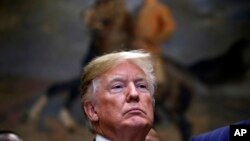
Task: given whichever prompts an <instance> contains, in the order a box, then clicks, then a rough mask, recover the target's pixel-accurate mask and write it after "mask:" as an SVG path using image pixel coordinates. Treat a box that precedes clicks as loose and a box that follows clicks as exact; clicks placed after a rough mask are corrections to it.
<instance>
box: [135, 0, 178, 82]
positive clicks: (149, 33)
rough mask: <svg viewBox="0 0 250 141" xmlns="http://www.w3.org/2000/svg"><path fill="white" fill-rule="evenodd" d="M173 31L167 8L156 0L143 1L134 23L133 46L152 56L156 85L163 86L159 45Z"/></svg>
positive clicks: (173, 27) (163, 75)
mask: <svg viewBox="0 0 250 141" xmlns="http://www.w3.org/2000/svg"><path fill="white" fill-rule="evenodd" d="M174 31H175V21H174V19H173V17H172V14H171V12H170V10H169V8H168V7H167V6H166V5H164V4H162V3H160V2H159V1H158V0H145V1H144V3H143V5H142V7H141V8H140V9H139V12H138V16H137V19H136V21H135V27H134V38H135V39H134V41H133V46H134V47H135V48H139V49H145V50H147V51H149V52H151V53H152V54H153V56H154V60H155V68H156V70H155V71H156V76H157V83H158V85H164V84H165V82H164V81H165V74H164V71H163V61H162V58H161V57H162V54H161V53H162V50H161V44H162V43H163V42H165V41H167V40H168V39H169V38H170V37H171V36H172V34H173V32H174Z"/></svg>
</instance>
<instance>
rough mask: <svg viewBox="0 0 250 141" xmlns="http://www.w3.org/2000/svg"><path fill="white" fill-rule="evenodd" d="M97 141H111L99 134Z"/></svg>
mask: <svg viewBox="0 0 250 141" xmlns="http://www.w3.org/2000/svg"><path fill="white" fill-rule="evenodd" d="M95 140H96V141H110V140H108V139H106V138H104V137H103V136H101V135H99V134H97V135H96V138H95Z"/></svg>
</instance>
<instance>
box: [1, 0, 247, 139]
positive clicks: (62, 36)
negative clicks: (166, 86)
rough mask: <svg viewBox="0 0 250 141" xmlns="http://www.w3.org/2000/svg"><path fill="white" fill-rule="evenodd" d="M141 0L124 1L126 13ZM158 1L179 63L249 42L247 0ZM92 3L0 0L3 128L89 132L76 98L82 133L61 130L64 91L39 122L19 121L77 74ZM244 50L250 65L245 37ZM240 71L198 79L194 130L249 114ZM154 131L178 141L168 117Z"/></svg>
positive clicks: (43, 135)
mask: <svg viewBox="0 0 250 141" xmlns="http://www.w3.org/2000/svg"><path fill="white" fill-rule="evenodd" d="M140 1H141V0H139V1H136V0H134V1H133V0H127V2H128V6H129V7H128V8H129V9H130V10H131V12H133V10H134V8H135V7H136V6H137V5H136V4H137V3H140ZM163 2H164V3H166V4H168V5H169V7H170V8H171V10H172V12H173V16H174V19H175V20H176V23H177V31H176V32H175V33H174V35H173V36H172V38H171V39H170V40H169V41H168V42H166V43H165V44H164V45H162V48H163V50H164V56H166V57H169V58H171V59H173V60H174V61H175V62H176V63H177V64H180V65H181V66H184V67H187V68H188V67H190V66H192V65H194V64H196V63H198V62H200V61H202V60H211V59H214V58H217V57H219V56H222V55H223V54H225V53H226V52H227V51H228V50H229V48H230V46H231V45H232V44H233V43H234V42H235V41H237V40H238V39H239V38H244V39H246V41H247V42H249V41H250V2H249V1H248V0H165V1H163ZM92 3H93V2H92V1H91V0H43V1H33V0H15V1H14V0H1V1H0V20H1V21H0V103H1V106H0V129H2V130H14V131H17V132H19V133H20V134H21V135H22V136H23V137H24V139H25V140H27V141H28V140H34V138H35V140H37V141H38V140H39V139H41V140H58V138H61V139H64V140H67V139H70V140H80V139H81V140H83V138H85V139H88V138H91V137H92V135H91V134H89V133H88V131H87V129H85V128H84V125H83V124H82V123H81V118H82V116H83V115H82V113H81V111H80V108H79V102H78V101H77V102H76V106H75V107H76V108H75V109H74V110H73V112H74V113H75V117H76V119H77V120H78V121H79V124H80V126H82V128H81V129H80V130H79V133H76V135H74V136H73V135H71V134H68V133H67V132H66V131H64V130H63V129H62V128H61V125H60V122H59V121H58V119H57V111H58V109H59V107H60V106H58V105H60V104H61V99H62V98H61V96H59V97H58V98H55V99H53V100H52V101H51V102H50V104H49V105H48V106H47V108H46V109H45V112H44V115H43V116H42V117H43V118H42V119H43V122H41V123H40V124H39V126H38V127H37V125H34V124H22V123H20V121H19V118H20V117H21V115H22V113H23V111H25V109H27V108H28V107H29V106H30V104H31V103H32V102H33V101H34V100H35V99H36V98H37V97H39V96H40V95H41V94H42V93H43V92H44V91H45V90H46V88H47V87H48V86H50V85H51V84H53V83H54V82H61V81H67V80H69V79H71V78H73V77H75V76H78V75H79V73H80V70H81V68H80V63H81V59H82V58H83V57H84V56H85V55H86V53H87V50H88V45H89V41H90V34H89V32H88V30H87V29H86V27H85V26H84V24H83V22H82V19H81V16H80V15H81V12H82V11H84V10H85V9H86V8H87V7H89V6H90V5H92ZM241 56H242V57H243V61H244V64H245V65H249V64H250V45H249V43H247V44H246V48H245V49H244V51H243V52H242V54H241ZM232 60H234V58H230V59H229V60H226V62H230V61H232ZM236 64H237V63H236ZM223 67H224V66H223V65H220V66H217V67H216V68H218V69H223ZM235 69H237V66H236V67H235ZM208 71H209V70H208ZM201 73H203V72H201ZM239 74H242V75H237V77H239V78H241V79H237V80H235V79H234V80H230V78H231V76H232V75H230V74H229V75H227V76H226V78H228V79H227V80H230V81H226V80H225V81H224V79H223V81H222V82H220V83H213V84H210V83H209V84H208V83H205V82H202V81H197V86H196V89H197V92H198V93H197V95H196V96H195V97H194V99H193V101H192V105H191V107H190V109H189V112H188V117H189V119H190V120H191V121H192V123H193V134H194V135H196V134H199V133H202V132H205V131H208V130H211V129H214V128H217V127H220V126H224V125H226V124H230V123H232V122H236V121H239V120H243V119H246V118H249V117H250V110H249V109H250V88H249V86H250V85H249V84H250V79H249V78H250V71H249V69H246V71H245V72H244V73H243V72H242V73H239ZM194 77H196V75H194ZM62 97H63V96H62ZM55 103H56V104H55ZM45 117H50V118H49V120H47V119H46V118H45ZM158 129H159V132H160V134H161V136H162V137H165V138H166V139H170V140H171V139H172V140H179V135H178V132H177V131H176V128H175V127H174V126H171V123H168V122H167V121H166V123H165V124H163V125H162V126H159V127H158ZM61 135H65V136H67V137H68V138H66V137H65V138H64V137H62V136H61Z"/></svg>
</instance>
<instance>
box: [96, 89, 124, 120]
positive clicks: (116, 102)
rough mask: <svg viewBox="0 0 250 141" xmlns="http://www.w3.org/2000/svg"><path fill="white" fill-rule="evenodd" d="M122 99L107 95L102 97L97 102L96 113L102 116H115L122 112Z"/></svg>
mask: <svg viewBox="0 0 250 141" xmlns="http://www.w3.org/2000/svg"><path fill="white" fill-rule="evenodd" d="M123 99H124V98H122V97H121V96H118V95H109V94H107V95H106V96H105V97H102V98H100V99H99V101H98V107H99V108H98V109H99V110H98V111H100V112H102V114H108V115H109V116H110V114H112V115H117V114H119V113H120V112H121V111H122V105H123V103H124V100H123ZM104 111H105V112H104Z"/></svg>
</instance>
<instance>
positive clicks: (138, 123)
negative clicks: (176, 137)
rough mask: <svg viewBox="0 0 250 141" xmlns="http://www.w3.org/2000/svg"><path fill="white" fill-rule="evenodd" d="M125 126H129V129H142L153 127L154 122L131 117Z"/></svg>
mask: <svg viewBox="0 0 250 141" xmlns="http://www.w3.org/2000/svg"><path fill="white" fill-rule="evenodd" d="M124 125H126V126H128V127H136V128H140V127H143V128H145V127H147V126H148V127H151V126H152V125H153V120H149V119H145V118H141V117H131V118H130V119H128V120H127V121H126V122H125V123H124Z"/></svg>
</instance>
